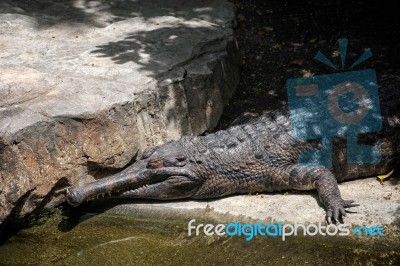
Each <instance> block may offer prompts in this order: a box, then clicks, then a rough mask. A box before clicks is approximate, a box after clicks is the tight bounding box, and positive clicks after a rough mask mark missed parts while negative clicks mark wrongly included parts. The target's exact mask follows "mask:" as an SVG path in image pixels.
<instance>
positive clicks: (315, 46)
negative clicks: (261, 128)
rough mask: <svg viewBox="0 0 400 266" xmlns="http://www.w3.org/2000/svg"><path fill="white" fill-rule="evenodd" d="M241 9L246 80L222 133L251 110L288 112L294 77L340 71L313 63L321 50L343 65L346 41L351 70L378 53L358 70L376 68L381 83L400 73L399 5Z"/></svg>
mask: <svg viewBox="0 0 400 266" xmlns="http://www.w3.org/2000/svg"><path fill="white" fill-rule="evenodd" d="M235 5H236V7H237V22H238V24H237V28H236V37H237V40H238V43H239V46H240V49H241V52H242V56H243V67H242V74H241V75H242V76H241V82H240V85H239V87H238V89H237V91H236V93H235V95H234V97H233V99H232V100H231V103H230V105H229V106H227V107H226V108H225V111H224V114H223V116H222V118H221V123H220V125H219V126H218V128H217V129H221V128H226V127H227V126H228V125H229V124H230V123H231V121H232V120H233V119H235V117H237V116H238V115H240V114H241V113H243V112H245V111H251V112H261V111H263V110H271V109H275V108H287V96H286V90H285V82H286V80H287V79H289V78H296V77H308V76H312V75H321V74H329V73H336V72H338V70H333V69H331V68H329V67H327V66H325V65H323V64H322V63H320V62H318V61H316V60H315V59H313V58H314V56H315V55H316V53H317V52H318V50H320V51H321V52H322V53H324V54H325V55H326V57H328V58H329V59H331V60H332V62H333V63H334V64H336V65H340V54H339V47H338V43H337V40H338V39H340V38H347V39H348V41H349V44H348V49H347V58H346V63H347V64H346V65H347V66H349V65H351V64H352V63H353V62H354V61H355V60H356V59H357V58H358V57H359V56H360V55H361V54H362V52H363V51H364V50H366V49H367V48H370V49H371V50H372V53H373V57H372V58H370V59H368V60H367V61H366V62H364V63H362V64H360V65H359V66H357V67H355V68H354V69H353V70H362V69H368V68H372V69H375V70H376V72H377V76H378V83H379V77H380V76H381V75H382V74H383V73H385V74H388V73H390V74H394V75H399V74H400V73H399V67H400V60H399V59H400V58H399V57H400V52H399V50H400V49H398V46H399V45H398V42H397V40H398V39H400V38H399V34H400V30H399V27H400V23H398V22H399V21H398V14H400V3H399V2H397V1H394V0H390V1H384V2H382V1H372V2H371V1H368V2H367V1H365V2H364V1H333V0H327V1H322V0H316V1H305V0H300V1H289V0H283V1H278V0H270V1H262V0H246V1H244V0H242V1H235ZM339 71H348V70H346V69H345V70H339Z"/></svg>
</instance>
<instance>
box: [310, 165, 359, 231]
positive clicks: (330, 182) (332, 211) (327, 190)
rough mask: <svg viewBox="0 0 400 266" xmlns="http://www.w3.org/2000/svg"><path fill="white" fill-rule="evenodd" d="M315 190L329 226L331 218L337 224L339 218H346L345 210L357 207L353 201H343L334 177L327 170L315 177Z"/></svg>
mask: <svg viewBox="0 0 400 266" xmlns="http://www.w3.org/2000/svg"><path fill="white" fill-rule="evenodd" d="M315 185H316V188H317V191H318V195H319V199H320V201H321V202H322V204H323V205H324V207H325V210H326V220H327V222H328V223H329V224H330V223H331V221H332V218H333V220H334V221H336V222H339V217H340V216H346V210H345V209H346V208H350V207H357V206H360V205H359V204H355V203H353V202H354V200H343V199H342V196H341V195H340V191H339V187H338V184H337V180H336V178H335V176H334V175H333V174H332V173H331V172H330V171H328V170H325V171H323V173H322V174H321V175H319V176H318V177H317V180H316V183H315Z"/></svg>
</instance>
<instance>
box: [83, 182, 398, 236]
mask: <svg viewBox="0 0 400 266" xmlns="http://www.w3.org/2000/svg"><path fill="white" fill-rule="evenodd" d="M399 184H400V180H399V179H398V177H397V178H391V179H389V180H387V181H385V182H383V183H382V184H381V183H380V182H379V181H378V180H377V179H376V178H366V179H358V180H354V181H348V182H344V183H340V184H339V188H340V191H341V194H342V196H343V198H344V199H349V198H354V199H355V200H356V203H358V204H360V206H359V207H354V208H351V209H349V213H348V214H347V216H346V217H344V219H343V222H345V223H347V224H352V225H366V226H376V225H381V226H383V227H384V228H385V230H386V229H392V230H396V231H397V232H399V229H400V193H399ZM355 191H356V192H357V193H356V195H357V197H355V196H354V194H355ZM132 203H133V204H118V205H116V206H113V207H110V208H109V209H108V210H107V212H110V213H118V214H134V215H135V216H141V215H143V216H156V217H167V218H173V217H174V216H178V217H184V218H186V219H188V222H189V220H190V219H193V218H195V219H204V218H214V219H217V220H219V221H221V222H228V223H229V222H234V221H245V220H249V219H250V220H257V221H262V222H265V221H274V222H278V221H282V222H287V223H303V224H307V223H316V224H317V223H318V222H321V223H322V224H324V221H325V219H324V217H325V211H324V209H323V207H322V205H320V204H319V201H318V195H317V193H316V191H305V192H295V191H293V192H290V191H289V192H287V193H268V194H258V195H251V196H250V195H237V196H232V197H225V198H222V199H217V200H204V201H191V200H189V201H179V202H151V203H149V202H146V201H140V200H132ZM93 204H96V205H97V206H100V203H99V204H97V203H95V201H93ZM101 204H102V205H104V202H102V203H101ZM90 209H91V210H93V209H95V208H90Z"/></svg>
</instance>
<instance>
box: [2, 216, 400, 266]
mask: <svg viewBox="0 0 400 266" xmlns="http://www.w3.org/2000/svg"><path fill="white" fill-rule="evenodd" d="M198 222H199V221H198ZM68 223H71V222H68V221H67V220H63V217H62V216H61V215H55V216H53V217H51V218H50V219H48V220H47V221H46V222H44V223H42V224H40V225H35V226H32V227H30V228H26V229H24V230H21V231H19V232H18V233H17V234H15V235H14V236H12V237H11V238H9V239H8V241H7V242H6V243H4V244H3V245H2V246H0V265H260V264H261V265H266V264H268V265H288V264H293V263H296V264H300V265H303V264H308V265H330V264H332V265H346V264H347V265H400V248H399V242H398V241H396V240H393V239H392V240H390V239H386V238H384V237H381V238H375V239H372V238H371V239H368V241H366V240H365V239H367V238H365V237H364V238H362V237H291V238H288V239H287V240H286V241H282V240H281V239H280V238H277V237H255V238H254V239H253V240H251V241H246V240H245V239H244V238H241V237H227V236H223V237H215V236H214V237H209V236H202V237H195V236H191V237H188V235H187V223H188V220H180V219H179V218H178V219H155V218H143V217H142V218H138V217H133V216H127V215H115V214H100V215H94V216H90V215H86V219H82V218H81V221H80V222H79V223H72V225H71V224H68Z"/></svg>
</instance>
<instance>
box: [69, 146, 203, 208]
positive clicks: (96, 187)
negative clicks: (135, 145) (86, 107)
mask: <svg viewBox="0 0 400 266" xmlns="http://www.w3.org/2000/svg"><path fill="white" fill-rule="evenodd" d="M176 146H177V144H176V142H170V143H167V144H165V145H162V146H160V147H158V148H157V149H154V148H153V149H148V150H145V152H144V153H143V156H142V159H141V160H139V161H137V162H136V163H134V164H133V165H132V166H130V167H128V168H126V169H125V170H123V171H122V172H120V173H118V174H115V175H112V176H109V177H106V178H103V179H99V180H97V181H94V182H92V183H88V184H86V185H84V186H82V187H75V188H69V189H68V190H67V193H66V200H67V202H68V204H70V205H72V206H78V205H80V204H81V203H83V202H85V201H88V200H91V199H96V198H98V197H112V198H149V199H161V200H172V199H179V198H188V197H190V196H192V195H193V194H194V193H195V192H196V191H197V190H198V189H199V188H200V186H201V179H200V178H198V176H197V175H196V174H195V173H194V172H193V171H192V170H191V169H192V164H191V163H190V162H189V161H188V160H187V157H186V156H185V155H184V153H182V152H180V151H181V150H182V149H177V147H176Z"/></svg>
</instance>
